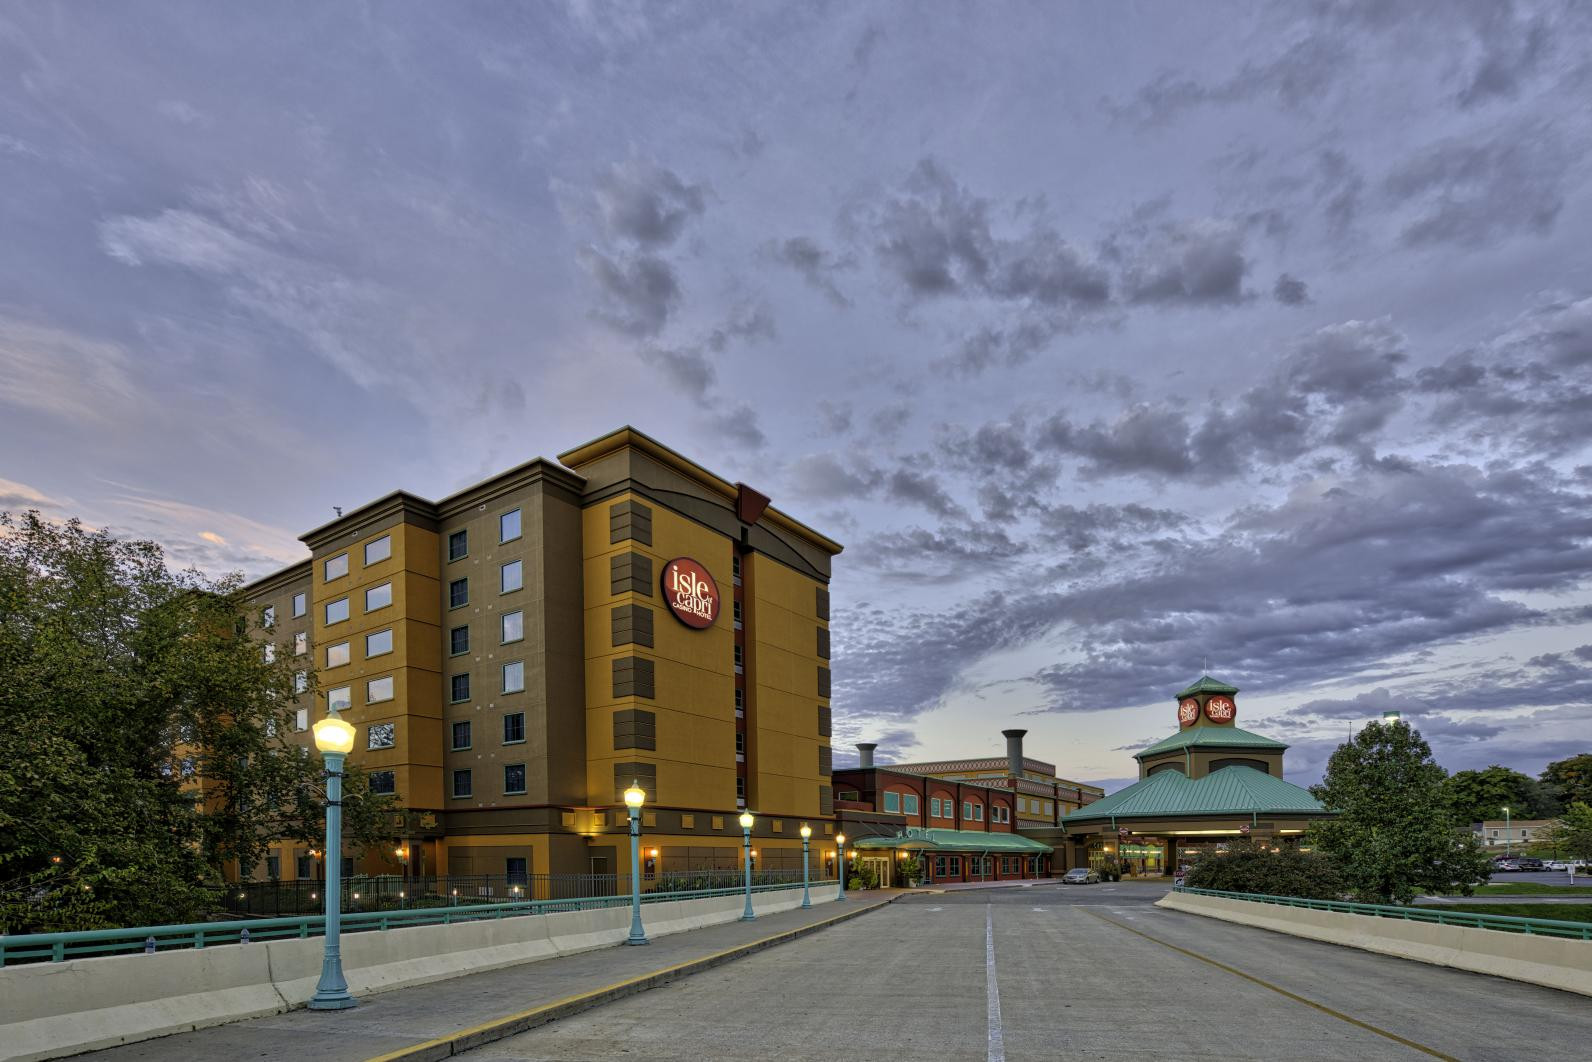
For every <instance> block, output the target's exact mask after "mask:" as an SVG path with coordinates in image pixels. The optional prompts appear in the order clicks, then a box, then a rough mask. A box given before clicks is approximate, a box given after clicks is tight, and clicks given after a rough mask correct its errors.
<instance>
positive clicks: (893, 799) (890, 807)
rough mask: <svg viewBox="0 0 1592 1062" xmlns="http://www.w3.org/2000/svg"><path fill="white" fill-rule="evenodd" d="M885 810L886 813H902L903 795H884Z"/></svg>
mask: <svg viewBox="0 0 1592 1062" xmlns="http://www.w3.org/2000/svg"><path fill="white" fill-rule="evenodd" d="M884 809H885V810H886V811H900V810H901V794H900V793H886V794H885V795H884Z"/></svg>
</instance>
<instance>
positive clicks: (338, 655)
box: [326, 642, 349, 667]
mask: <svg viewBox="0 0 1592 1062" xmlns="http://www.w3.org/2000/svg"><path fill="white" fill-rule="evenodd" d="M348 660H349V649H348V643H347V642H338V643H337V644H336V645H328V646H327V647H326V666H327V667H342V666H343V665H344V664H346V663H348Z"/></svg>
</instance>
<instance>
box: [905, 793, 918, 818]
mask: <svg viewBox="0 0 1592 1062" xmlns="http://www.w3.org/2000/svg"><path fill="white" fill-rule="evenodd" d="M901 801H902V802H901V810H902V811H904V812H906V813H907V814H908V815H916V814H917V813H918V795H917V794H916V793H907V794H906V795H905V796H903V797H902V798H901Z"/></svg>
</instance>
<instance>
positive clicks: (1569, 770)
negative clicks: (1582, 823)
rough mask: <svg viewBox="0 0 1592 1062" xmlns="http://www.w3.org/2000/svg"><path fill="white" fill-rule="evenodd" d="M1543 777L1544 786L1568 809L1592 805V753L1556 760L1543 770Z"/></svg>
mask: <svg viewBox="0 0 1592 1062" xmlns="http://www.w3.org/2000/svg"><path fill="white" fill-rule="evenodd" d="M1541 777H1542V783H1543V785H1545V786H1547V787H1548V788H1550V789H1551V790H1552V791H1553V794H1554V796H1556V797H1557V798H1558V799H1559V800H1560V801H1561V802H1563V804H1564V805H1565V806H1566V807H1568V806H1569V805H1571V804H1576V803H1580V804H1592V752H1583V753H1581V754H1580V755H1579V756H1571V757H1569V758H1567V759H1563V760H1555V761H1554V762H1553V763H1550V764H1548V766H1547V767H1546V768H1544V769H1543V772H1542V776H1541Z"/></svg>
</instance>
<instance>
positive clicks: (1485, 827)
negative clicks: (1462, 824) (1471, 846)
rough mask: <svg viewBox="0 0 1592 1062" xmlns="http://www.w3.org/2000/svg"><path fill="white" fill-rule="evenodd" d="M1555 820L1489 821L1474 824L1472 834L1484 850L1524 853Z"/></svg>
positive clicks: (1471, 828)
mask: <svg viewBox="0 0 1592 1062" xmlns="http://www.w3.org/2000/svg"><path fill="white" fill-rule="evenodd" d="M1556 821H1557V820H1555V819H1509V820H1507V821H1505V820H1504V819H1488V820H1487V821H1486V822H1473V823H1471V826H1470V832H1471V834H1472V835H1473V836H1475V838H1476V842H1477V843H1478V844H1480V845H1481V846H1482V847H1483V848H1501V849H1503V850H1504V851H1505V852H1522V851H1525V849H1526V847H1527V846H1528V845H1530V844H1533V843H1535V841H1536V838H1537V836H1538V835H1539V834H1541V833H1543V832H1544V831H1546V830H1547V829H1548V827H1550V826H1552V825H1553V824H1554V822H1556Z"/></svg>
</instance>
